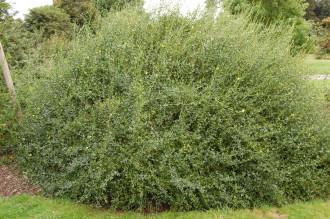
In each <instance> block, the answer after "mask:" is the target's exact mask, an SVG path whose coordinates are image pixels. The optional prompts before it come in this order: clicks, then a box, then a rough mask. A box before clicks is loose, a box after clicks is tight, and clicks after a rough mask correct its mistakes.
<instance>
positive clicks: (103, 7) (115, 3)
mask: <svg viewBox="0 0 330 219" xmlns="http://www.w3.org/2000/svg"><path fill="white" fill-rule="evenodd" d="M94 1H95V5H96V7H97V9H98V10H99V11H100V12H101V13H102V14H104V13H106V12H108V11H110V10H111V9H115V10H120V9H122V8H123V7H125V5H127V4H132V3H141V2H143V1H142V0H94Z"/></svg>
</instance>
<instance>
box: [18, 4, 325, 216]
mask: <svg viewBox="0 0 330 219" xmlns="http://www.w3.org/2000/svg"><path fill="white" fill-rule="evenodd" d="M290 35H291V34H289V33H288V30H286V29H283V30H280V29H278V28H275V27H269V28H266V29H265V28H263V27H262V26H261V25H257V24H254V23H247V21H246V19H244V17H232V16H229V15H226V14H223V15H222V16H220V17H219V18H218V19H216V20H214V18H213V17H211V18H210V17H208V16H205V17H203V18H199V19H193V18H182V17H180V16H178V15H176V14H175V13H174V14H169V15H167V16H163V17H153V18H151V17H150V16H149V15H147V14H145V13H143V12H139V11H134V10H130V9H126V10H123V11H122V12H118V13H112V14H111V15H109V17H108V18H105V19H104V21H103V24H102V25H101V29H100V30H98V31H97V33H96V34H95V35H94V34H89V33H88V31H87V33H84V34H82V35H81V36H80V37H78V38H77V39H75V40H74V41H73V42H72V43H71V44H70V48H72V49H70V51H64V52H63V55H62V56H60V55H57V56H56V58H54V59H52V60H50V61H49V62H47V63H46V64H44V65H42V66H33V67H30V68H28V69H29V71H30V72H28V73H27V74H26V75H27V76H26V78H24V77H23V78H21V79H20V80H21V82H20V84H21V86H20V89H19V91H18V92H19V94H20V96H21V97H22V98H21V99H22V102H23V103H22V104H23V106H24V113H25V122H24V127H23V131H22V136H21V143H20V145H19V147H18V149H19V153H18V154H19V156H20V159H19V161H20V164H21V166H22V167H23V168H24V170H25V171H26V173H27V174H28V175H29V176H31V177H33V179H34V180H35V181H36V182H38V183H39V184H40V185H41V186H42V187H43V189H44V191H45V192H46V193H48V194H51V195H54V196H59V197H67V198H71V199H74V200H77V201H79V202H84V203H91V204H95V205H102V206H111V207H112V208H114V209H126V210H138V209H140V210H141V209H149V208H152V209H156V210H157V209H168V208H171V209H173V210H194V209H209V208H221V207H233V208H242V207H254V206H260V205H263V204H283V203H286V202H290V201H294V200H307V199H312V198H320V197H328V195H329V193H330V177H329V176H330V168H329V165H330V158H329V155H330V151H329V142H330V140H329V129H327V127H328V126H327V125H322V124H325V121H321V120H320V119H319V118H320V117H319V116H318V114H317V113H315V112H313V105H312V104H311V103H310V99H309V98H308V96H306V93H307V92H306V90H305V84H306V81H305V80H303V77H302V76H301V75H302V73H303V69H304V66H303V65H302V62H301V60H300V59H299V57H298V56H296V57H292V56H291V55H290V45H291V44H290V42H291V39H290V37H289V36H290ZM35 74H37V75H38V77H37V79H36V77H33V75H35Z"/></svg>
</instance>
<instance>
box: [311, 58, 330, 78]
mask: <svg viewBox="0 0 330 219" xmlns="http://www.w3.org/2000/svg"><path fill="white" fill-rule="evenodd" d="M306 64H307V65H308V67H309V69H310V74H330V59H316V58H315V56H314V55H308V56H307V57H306Z"/></svg>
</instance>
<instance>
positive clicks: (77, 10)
mask: <svg viewBox="0 0 330 219" xmlns="http://www.w3.org/2000/svg"><path fill="white" fill-rule="evenodd" d="M53 3H54V6H55V7H58V8H61V9H63V10H64V11H65V12H66V13H67V14H69V15H70V18H71V20H72V21H73V22H74V23H76V24H78V25H79V26H83V25H84V24H86V23H91V22H93V21H94V20H95V19H96V18H97V16H98V10H97V9H96V6H95V3H94V1H93V0H54V1H53Z"/></svg>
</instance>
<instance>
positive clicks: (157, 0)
mask: <svg viewBox="0 0 330 219" xmlns="http://www.w3.org/2000/svg"><path fill="white" fill-rule="evenodd" d="M8 2H9V3H11V4H12V7H13V11H17V12H18V14H17V15H16V17H18V18H24V16H25V15H26V14H28V13H29V10H30V9H32V8H35V7H40V6H44V5H52V4H53V0H9V1H8ZM205 2H206V1H205V0H145V4H144V8H145V10H146V11H147V12H159V10H161V8H164V7H167V8H169V9H179V11H180V13H181V14H183V15H189V14H190V13H194V12H195V11H203V10H205V7H206V3H205Z"/></svg>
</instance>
